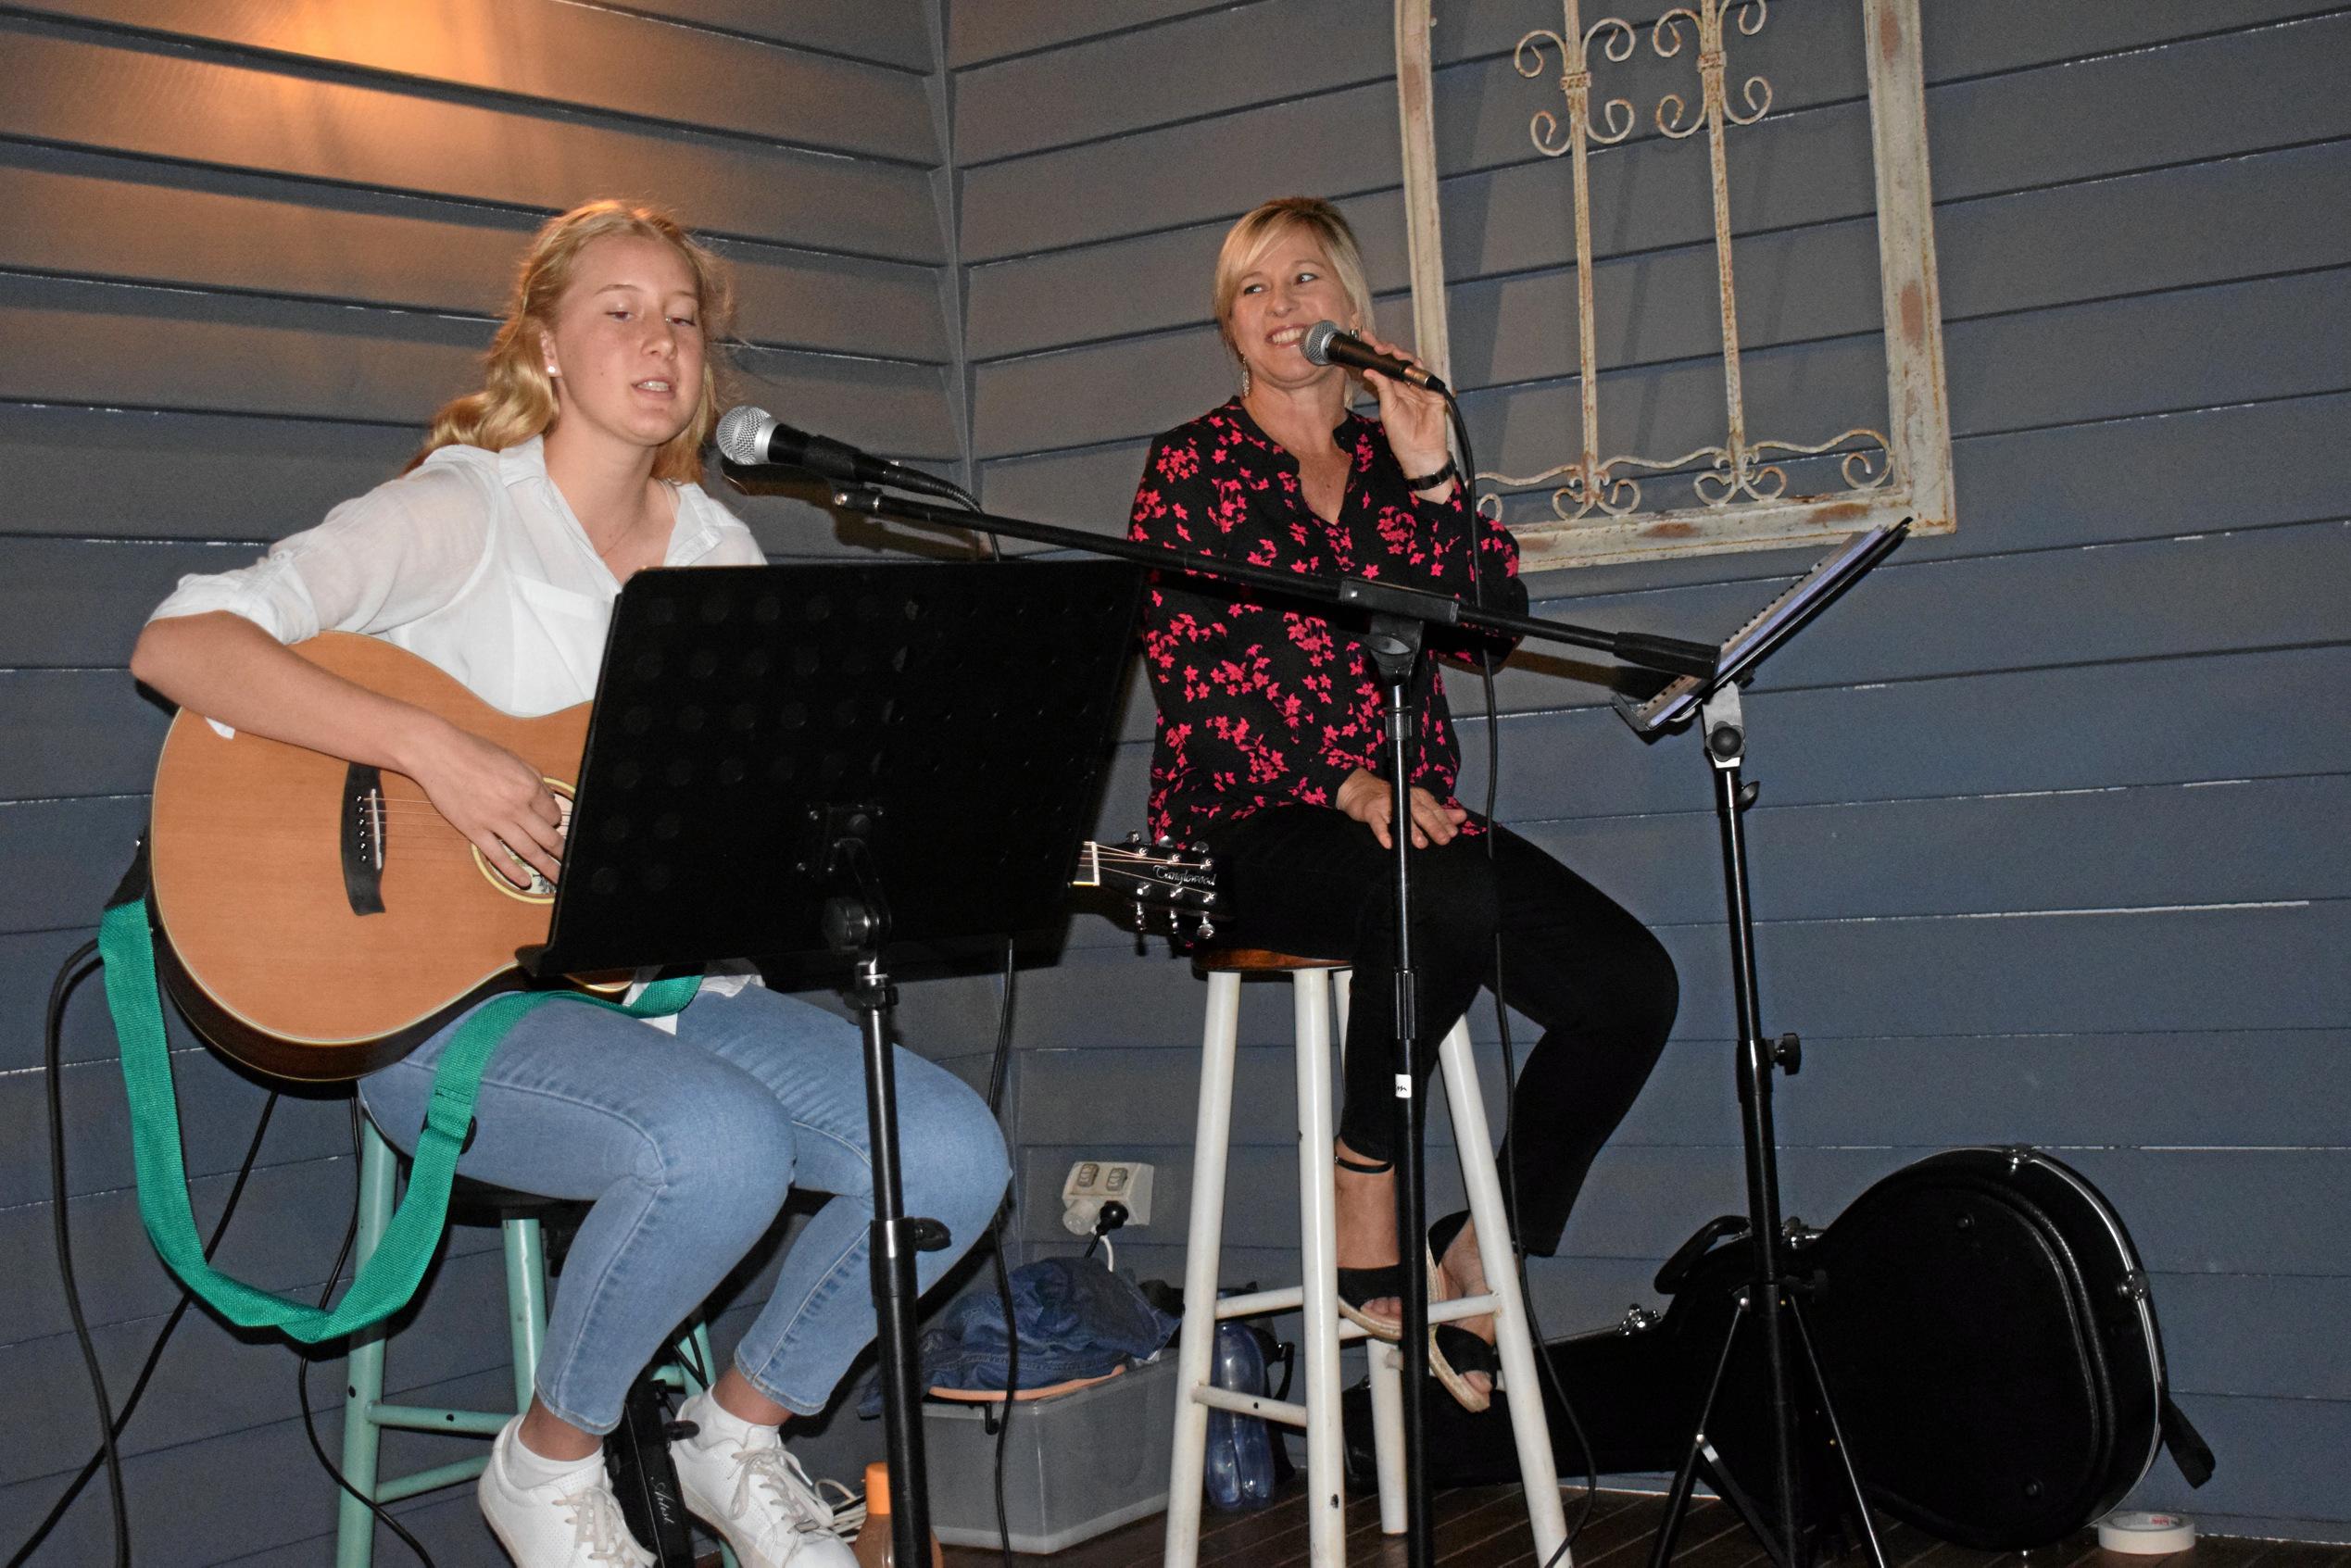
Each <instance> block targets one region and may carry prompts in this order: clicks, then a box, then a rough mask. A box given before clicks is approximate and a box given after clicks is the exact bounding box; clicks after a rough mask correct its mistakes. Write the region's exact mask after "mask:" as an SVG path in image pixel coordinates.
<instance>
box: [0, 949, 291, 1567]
mask: <svg viewBox="0 0 2351 1568" xmlns="http://www.w3.org/2000/svg"><path fill="white" fill-rule="evenodd" d="M97 950H98V945H97V943H96V942H95V941H89V942H84V943H83V944H82V946H81V947H76V948H75V949H74V950H73V951H72V952H71V953H69V954H68V955H67V957H66V960H65V962H64V963H62V964H60V965H58V967H57V978H56V979H55V980H54V981H52V982H51V983H50V986H49V1008H48V1014H47V1018H46V1021H45V1023H44V1036H43V1047H44V1062H45V1064H46V1067H47V1069H48V1079H49V1082H48V1097H47V1098H48V1116H49V1198H50V1232H51V1236H52V1239H53V1240H54V1241H55V1243H56V1247H57V1275H58V1278H59V1279H60V1280H62V1281H63V1283H64V1285H65V1297H66V1311H67V1313H68V1314H69V1316H70V1317H71V1318H72V1320H73V1333H74V1337H75V1339H76V1340H77V1341H78V1342H79V1343H80V1345H81V1347H82V1365H83V1367H84V1368H85V1369H86V1371H87V1372H88V1374H89V1379H90V1388H91V1392H92V1394H93V1396H94V1399H95V1400H96V1402H97V1408H98V1449H97V1451H96V1452H95V1453H93V1454H92V1455H91V1456H90V1457H89V1459H88V1460H87V1461H84V1462H83V1463H82V1469H81V1470H80V1472H78V1473H77V1474H75V1476H74V1478H73V1480H72V1481H71V1482H70V1483H69V1484H68V1486H66V1489H65V1491H64V1492H63V1493H62V1494H61V1495H60V1496H59V1497H58V1498H57V1501H56V1502H54V1503H52V1504H51V1505H50V1506H49V1512H47V1513H46V1514H44V1516H43V1517H42V1520H41V1523H40V1524H36V1525H34V1526H33V1528H32V1533H31V1535H29V1536H27V1537H25V1540H24V1544H23V1545H21V1546H19V1548H18V1549H16V1550H15V1552H13V1553H12V1554H10V1556H9V1558H8V1562H7V1568H23V1564H24V1563H25V1562H27V1561H29V1560H30V1559H31V1556H32V1554H33V1553H34V1552H35V1551H38V1550H39V1549H41V1545H42V1543H43V1542H44V1541H45V1540H47V1539H48V1538H49V1535H50V1532H52V1531H53V1530H55V1529H56V1528H57V1522H58V1521H59V1520H61V1519H63V1518H64V1517H65V1515H66V1511H67V1510H69V1509H70V1508H71V1507H72V1506H73V1504H74V1500H75V1499H78V1498H80V1497H81V1496H82V1488H83V1487H85V1486H88V1485H89V1484H90V1480H91V1478H92V1477H93V1476H94V1475H95V1474H97V1473H98V1471H99V1469H100V1467H101V1466H103V1467H104V1468H105V1470H106V1473H107V1501H108V1503H109V1504H110V1505H111V1507H112V1510H113V1517H114V1543H115V1549H114V1561H115V1562H116V1563H117V1565H118V1568H130V1562H131V1515H130V1510H129V1508H128V1506H127V1505H126V1503H125V1501H124V1498H123V1489H122V1455H121V1451H120V1449H119V1446H118V1445H119V1440H120V1438H121V1436H122V1433H123V1430H124V1428H126V1427H127V1426H129V1425H130V1424H131V1417H132V1412H134V1411H137V1410H138V1408H139V1399H140V1397H141V1396H143V1395H144V1394H145V1392H146V1390H147V1383H148V1381H149V1380H150V1379H152V1378H153V1377H154V1376H155V1369H156V1368H157V1366H158V1365H160V1364H161V1362H162V1361H163V1351H164V1347H165V1346H167V1345H169V1344H170V1342H171V1336H172V1334H173V1332H174V1331H176V1330H177V1329H178V1328H179V1326H180V1320H181V1319H182V1318H183V1317H185V1316H187V1313H188V1307H189V1304H190V1303H191V1302H193V1301H194V1300H195V1297H193V1296H191V1295H189V1294H187V1293H186V1292H185V1291H182V1293H181V1296H180V1299H179V1300H178V1302H176V1303H175V1304H174V1305H173V1306H172V1309H171V1312H170V1316H169V1317H167V1318H165V1319H164V1323H163V1327H162V1328H161V1329H160V1330H158V1331H157V1334H156V1336H155V1341H154V1343H153V1344H151V1345H149V1346H148V1347H147V1354H146V1359H145V1361H142V1362H141V1363H140V1366H139V1375H138V1376H137V1377H136V1378H135V1379H134V1380H132V1385H131V1393H130V1395H129V1397H128V1398H126V1399H124V1400H123V1401H122V1410H121V1411H120V1413H119V1414H117V1413H115V1411H114V1408H113V1401H112V1399H110V1398H109V1397H108V1396H107V1385H106V1375H105V1374H104V1373H103V1372H102V1371H101V1370H100V1368H99V1365H98V1351H97V1345H96V1343H95V1341H94V1340H93V1339H92V1337H91V1336H90V1325H89V1322H88V1320H87V1318H86V1317H85V1316H84V1315H83V1312H82V1293H81V1289H80V1287H79V1286H78V1285H77V1283H76V1282H75V1279H74V1274H73V1245H72V1237H71V1234H70V1231H69V1225H68V1222H67V1214H66V1207H67V1201H66V1169H65V1095H64V1087H63V1085H62V1083H61V1082H60V1079H61V1075H62V1074H61V1068H62V1063H63V1058H64V1023H65V1010H66V1004H67V1003H68V1002H69V1000H70V999H71V998H72V995H73V991H74V988H75V987H76V986H78V985H81V984H82V981H84V980H86V979H88V978H89V977H90V975H91V974H92V973H94V972H95V971H96V970H97V969H98V967H99V964H98V962H97V960H96V953H97ZM277 1108H278V1095H277V1091H276V1090H274V1089H273V1090H271V1091H270V1098H268V1099H266V1100H264V1101H263V1102H262V1104H261V1114H260V1116H259V1118H258V1120H256V1122H255V1123H254V1125H253V1135H252V1137H251V1138H250V1139H248V1140H247V1141H246V1144H245V1158H244V1160H241V1161H240V1162H239V1163H238V1166H237V1175H236V1180H235V1182H234V1183H233V1184H232V1185H230V1188H229V1197H228V1200H227V1201H226V1202H225V1203H223V1204H222V1205H221V1206H220V1219H218V1220H216V1221H215V1222H213V1226H212V1235H211V1236H209V1237H207V1239H206V1241H205V1244H204V1256H205V1258H206V1259H207V1261H208V1260H209V1259H210V1258H211V1257H212V1255H213V1254H214V1253H215V1252H217V1251H218V1250H220V1238H221V1237H222V1236H225V1235H227V1234H228V1229H229V1222H230V1220H232V1219H233V1218H234V1217H235V1215H236V1211H237V1203H238V1200H239V1199H241V1198H244V1196H245V1182H246V1180H247V1179H248V1178H249V1177H251V1175H252V1174H253V1166H254V1161H255V1160H256V1159H258V1157H259V1155H260V1153H261V1140H262V1139H263V1137H264V1136H266V1135H268V1133H269V1131H270V1117H271V1116H272V1115H273V1114H274V1113H275V1112H276V1110H277Z"/></svg>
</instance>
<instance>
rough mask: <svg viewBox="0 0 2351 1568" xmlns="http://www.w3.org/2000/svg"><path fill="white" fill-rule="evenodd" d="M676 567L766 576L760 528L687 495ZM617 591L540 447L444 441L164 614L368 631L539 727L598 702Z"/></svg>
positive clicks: (205, 580) (672, 548) (170, 602)
mask: <svg viewBox="0 0 2351 1568" xmlns="http://www.w3.org/2000/svg"><path fill="white" fill-rule="evenodd" d="M675 489H676V492H677V525H676V527H675V529H674V530H673V532H672V533H671V534H670V545H669V549H668V551H667V552H666V553H665V554H664V555H663V556H662V558H661V563H662V564H663V565H664V566H696V565H703V566H763V565H765V564H766V563H767V558H766V557H765V556H764V555H763V554H761V550H760V547H759V545H758V543H757V542H756V541H755V540H753V538H752V537H751V531H750V530H749V529H748V528H746V527H744V526H743V524H742V522H741V521H739V520H738V519H737V518H735V515H734V514H733V513H732V512H730V511H728V510H727V509H726V508H724V507H723V506H721V505H719V503H718V502H716V501H714V500H712V499H711V498H710V496H709V495H707V494H706V493H705V492H704V491H703V489H702V487H701V486H700V485H698V484H680V485H677V486H676V487H675ZM620 592H621V584H620V581H619V580H618V579H617V578H615V577H614V576H613V575H612V572H611V570H610V568H609V567H607V566H606V565H605V564H604V561H603V559H602V558H600V557H598V556H597V553H596V546H593V545H591V544H589V543H588V536H587V532H586V530H585V529H584V528H582V527H581V526H580V522H579V520H578V519H577V518H576V517H574V516H572V507H571V503H569V502H568V501H566V500H564V498H563V493H562V492H561V491H559V490H558V489H557V488H556V487H555V482H554V481H553V480H552V479H550V478H548V477H547V455H546V452H545V450H544V447H543V445H542V444H541V442H540V440H539V438H538V437H536V436H533V437H532V438H531V439H530V440H528V441H525V442H523V443H522V445H518V446H509V447H508V448H507V449H506V450H505V451H503V452H485V451H484V450H483V449H482V448H480V447H478V446H444V447H442V448H441V449H440V450H438V451H436V452H434V454H433V455H432V456H431V457H429V458H425V459H424V461H423V462H422V463H421V465H419V466H418V467H417V468H416V469H415V470H413V471H411V472H409V473H406V474H403V475H401V476H400V477H399V478H398V479H396V480H393V481H391V482H390V483H384V484H379V485H377V486H376V487H375V488H374V489H372V490H371V491H369V492H368V493H367V494H366V495H360V496H357V497H355V498H354V499H352V500H348V501H346V502H344V503H343V504H342V505H341V506H339V507H336V508H334V509H333V511H331V512H329V513H327V515H326V521H323V522H321V523H320V524H319V525H318V526H317V527H316V528H312V529H308V530H306V531H305V532H303V533H296V534H295V535H294V536H293V537H291V538H288V539H283V540H281V541H279V542H278V543H277V544H276V545H273V546H270V553H269V554H268V555H266V556H264V557H263V558H261V559H260V560H258V561H257V562H256V563H254V564H253V565H251V566H247V567H240V568H238V569H237V570H235V571H220V572H212V573H208V574H204V575H197V576H189V577H182V579H180V585H179V586H178V587H177V588H176V589H174V590H173V591H172V594H171V596H170V598H168V599H165V600H164V601H163V603H162V604H161V605H159V606H157V608H156V611H155V614H154V616H153V617H151V619H154V620H158V621H159V620H162V619H163V618H164V617H166V616H174V615H201V614H203V613H205V612H207V611H208V610H222V609H224V610H228V611H230V612H231V613H233V614H236V615H242V616H244V617H245V619H246V620H247V621H253V622H255V623H256V624H258V625H259V626H260V627H261V628H262V629H263V630H264V631H266V632H268V633H270V635H271V636H273V637H275V638H277V640H278V641H280V642H282V643H298V642H302V641H304V640H305V639H307V638H309V637H314V636H316V635H318V633H321V632H362V633H367V634H368V635H369V636H371V637H381V638H382V639H383V640H384V641H385V642H387V643H390V644H392V645H393V646H396V647H402V648H406V649H407V650H408V651H409V652H410V653H412V654H415V655H416V656H417V657H418V658H420V659H426V660H428V661H430V662H431V663H434V664H436V665H438V666H439V667H440V668H441V669H443V670H445V671H448V673H449V674H451V675H453V676H455V677H456V678H457V679H458V680H459V682H460V683H461V684H464V685H465V686H466V688H467V689H468V690H470V691H471V692H472V693H473V695H474V696H478V697H480V698H481V699H482V700H483V701H484V702H486V703H488V704H490V705H491V706H492V707H494V708H498V709H504V710H505V711H507V712H509V713H513V714H518V715H522V716H523V717H532V716H535V715H538V714H542V713H553V712H555V711H556V710H557V709H564V708H570V707H572V706H574V705H575V704H578V703H583V702H585V701H587V700H588V699H589V698H591V697H593V696H595V695H596V677H597V670H598V669H599V668H600V667H601V665H602V663H603V659H604V635H605V633H606V631H607V629H608V628H609V627H610V624H611V621H612V601H613V600H614V599H616V598H617V597H619V596H620Z"/></svg>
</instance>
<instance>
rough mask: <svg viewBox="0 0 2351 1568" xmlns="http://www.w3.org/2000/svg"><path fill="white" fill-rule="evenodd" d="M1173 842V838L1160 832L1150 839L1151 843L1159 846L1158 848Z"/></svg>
mask: <svg viewBox="0 0 2351 1568" xmlns="http://www.w3.org/2000/svg"><path fill="white" fill-rule="evenodd" d="M1175 842H1176V841H1175V840H1174V839H1172V838H1170V837H1168V836H1167V835H1166V834H1160V835H1159V836H1158V837H1157V838H1154V839H1152V840H1151V843H1152V844H1154V845H1156V846H1157V847H1160V848H1162V849H1164V848H1166V847H1168V846H1170V845H1172V844H1174V843H1175Z"/></svg>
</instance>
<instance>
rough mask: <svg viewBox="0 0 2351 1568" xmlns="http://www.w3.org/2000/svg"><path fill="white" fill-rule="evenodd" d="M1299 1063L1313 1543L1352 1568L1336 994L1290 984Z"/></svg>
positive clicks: (1330, 1564)
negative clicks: (1333, 1025) (1342, 1366)
mask: <svg viewBox="0 0 2351 1568" xmlns="http://www.w3.org/2000/svg"><path fill="white" fill-rule="evenodd" d="M1289 983H1290V1002H1291V1007H1292V1010H1293V1012H1294V1014H1295V1018H1296V1024H1295V1027H1296V1032H1297V1034H1296V1038H1297V1056H1298V1221H1299V1226H1298V1228H1299V1232H1300V1237H1299V1240H1300V1250H1301V1254H1302V1257H1301V1260H1300V1264H1301V1268H1302V1269H1303V1271H1304V1273H1303V1274H1302V1275H1301V1289H1300V1295H1301V1298H1302V1299H1301V1303H1300V1308H1301V1311H1302V1312H1303V1313H1304V1315H1305V1334H1304V1337H1305V1341H1306V1344H1305V1351H1306V1365H1305V1368H1304V1371H1305V1374H1306V1520H1307V1524H1306V1532H1307V1534H1306V1538H1307V1557H1308V1561H1309V1562H1312V1563H1313V1564H1314V1568H1340V1564H1342V1563H1344V1562H1346V1561H1347V1518H1346V1506H1347V1499H1346V1488H1347V1478H1346V1455H1345V1443H1344V1437H1345V1431H1344V1429H1343V1427H1342V1426H1341V1424H1340V1422H1341V1419H1342V1418H1341V1416H1340V1413H1339V1409H1340V1407H1339V1289H1338V1278H1339V1275H1338V1270H1339V1220H1338V1196H1337V1193H1336V1191H1335V1190H1334V1187H1333V1185H1332V1184H1333V1180H1334V1178H1333V1176H1332V1173H1331V1171H1332V1168H1331V1158H1330V1156H1331V1108H1330V986H1329V985H1328V984H1327V983H1326V981H1325V979H1324V976H1323V972H1322V971H1321V970H1318V969H1310V970H1301V971H1299V972H1295V973H1293V974H1292V975H1291V976H1290V980H1289Z"/></svg>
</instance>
